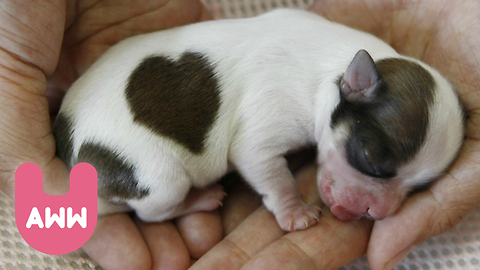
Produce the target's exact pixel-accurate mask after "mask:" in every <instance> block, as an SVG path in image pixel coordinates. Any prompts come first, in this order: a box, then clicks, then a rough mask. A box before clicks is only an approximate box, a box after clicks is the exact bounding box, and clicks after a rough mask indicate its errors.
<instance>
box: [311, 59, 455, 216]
mask: <svg viewBox="0 0 480 270" xmlns="http://www.w3.org/2000/svg"><path fill="white" fill-rule="evenodd" d="M338 87H339V91H340V102H339V104H338V106H337V107H336V109H335V111H334V112H333V114H332V118H331V123H330V127H331V129H332V139H333V144H332V146H331V148H330V149H328V150H327V152H326V154H325V155H323V157H320V158H319V159H320V160H319V161H320V164H321V169H320V171H319V175H318V187H319V191H320V194H321V197H322V199H323V200H324V201H325V203H327V204H328V205H329V206H330V209H331V211H332V213H333V214H334V215H335V216H337V217H338V218H339V219H342V220H352V219H357V218H360V217H363V216H366V217H370V218H374V219H383V218H385V217H386V216H388V215H391V214H393V213H394V212H395V211H396V210H397V209H398V207H399V206H400V204H401V203H402V202H403V200H404V199H405V198H406V197H407V195H408V194H409V193H411V192H412V191H414V190H417V189H419V188H421V187H424V186H426V185H428V184H429V183H430V182H431V181H432V180H434V179H436V178H438V177H439V176H440V175H441V174H442V173H443V172H445V170H446V169H447V168H448V166H449V165H450V164H451V162H452V161H453V160H454V159H455V157H456V155H457V153H458V151H459V148H460V146H461V144H462V141H463V137H464V120H463V118H464V114H463V110H462V106H461V104H460V102H459V100H458V97H457V96H456V94H455V92H454V90H453V88H452V87H451V85H450V84H449V83H448V82H447V81H446V80H445V79H444V78H443V77H442V76H441V75H440V74H439V73H438V72H436V71H435V70H433V69H432V68H430V67H428V66H426V65H424V64H421V63H419V62H417V61H415V60H407V59H404V58H386V59H382V60H379V61H377V62H374V61H373V60H372V58H371V57H370V55H369V54H368V53H367V52H366V51H364V50H361V51H359V52H358V53H357V54H356V55H355V57H354V59H353V61H352V62H351V64H350V65H349V67H348V69H347V70H346V72H345V74H344V75H343V76H342V77H341V78H339V80H338ZM320 147H321V146H320Z"/></svg>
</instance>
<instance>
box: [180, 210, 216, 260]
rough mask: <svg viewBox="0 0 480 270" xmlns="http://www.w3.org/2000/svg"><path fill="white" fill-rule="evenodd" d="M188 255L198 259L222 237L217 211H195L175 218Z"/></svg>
mask: <svg viewBox="0 0 480 270" xmlns="http://www.w3.org/2000/svg"><path fill="white" fill-rule="evenodd" d="M175 224H176V226H177V228H178V231H179V233H180V235H181V238H183V241H184V242H185V244H186V248H187V250H188V252H189V254H190V256H191V257H192V258H194V259H198V258H200V257H201V256H203V255H204V254H205V253H206V252H207V251H208V250H210V249H211V248H212V247H213V246H215V245H216V244H217V243H218V242H220V240H222V238H223V225H222V220H221V218H220V214H219V212H218V211H211V212H196V213H192V214H189V215H185V216H182V217H179V218H177V219H176V220H175Z"/></svg>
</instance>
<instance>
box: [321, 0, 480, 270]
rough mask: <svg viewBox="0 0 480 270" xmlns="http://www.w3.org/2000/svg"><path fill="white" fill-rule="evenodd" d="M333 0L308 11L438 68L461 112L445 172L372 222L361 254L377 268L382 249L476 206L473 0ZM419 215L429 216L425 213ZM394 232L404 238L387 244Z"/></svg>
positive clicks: (479, 136) (392, 250)
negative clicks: (458, 144)
mask: <svg viewBox="0 0 480 270" xmlns="http://www.w3.org/2000/svg"><path fill="white" fill-rule="evenodd" d="M334 2H335V3H334ZM341 2H342V3H338V1H329V0H319V1H317V2H316V3H315V5H314V7H313V10H314V11H317V12H319V13H322V14H323V15H324V16H326V17H327V18H329V19H331V20H333V21H338V22H340V23H345V24H347V25H350V26H353V27H356V28H359V29H362V30H364V31H367V32H371V33H373V34H374V35H377V36H379V37H380V38H382V39H383V40H385V41H386V42H388V43H390V44H391V45H392V46H393V47H394V48H395V49H397V50H398V51H399V52H400V53H403V54H406V55H409V56H413V57H415V58H418V59H421V60H422V61H424V62H426V63H428V64H430V65H432V66H433V67H435V68H436V69H438V70H439V71H440V72H441V73H443V74H444V75H445V76H447V78H448V79H449V80H450V81H451V82H452V83H453V85H454V86H455V87H456V89H457V90H458V93H459V95H460V97H461V99H462V101H463V102H464V105H465V109H466V111H467V114H468V115H469V119H468V122H467V130H466V141H465V144H464V147H463V149H462V153H461V155H460V157H459V159H458V160H457V162H456V163H455V164H454V166H453V167H452V168H451V169H450V170H449V172H448V174H447V175H446V176H445V177H444V178H443V179H442V180H440V181H439V182H437V183H436V184H435V185H434V186H433V187H432V188H430V189H429V190H428V191H427V192H423V193H420V194H417V195H416V196H414V197H413V198H412V199H410V200H409V201H408V202H407V203H406V205H405V206H404V207H403V208H402V209H401V210H400V211H399V212H398V213H397V215H396V216H394V217H391V218H389V219H386V220H384V221H381V222H376V223H375V226H374V228H373V231H372V236H371V240H370V244H369V248H368V256H369V260H370V263H371V264H372V266H373V265H376V266H378V264H379V263H382V260H384V259H385V254H387V255H386V256H392V257H393V256H395V255H396V254H397V253H398V252H400V251H402V250H403V249H406V250H404V252H407V251H408V248H409V246H410V245H411V243H418V242H419V241H423V240H425V237H429V236H432V235H434V234H438V233H441V232H443V231H444V230H446V229H448V228H450V227H451V226H453V225H454V224H455V223H457V222H458V221H459V220H460V219H461V218H462V217H464V216H465V215H466V214H467V213H468V212H469V211H471V209H473V207H474V206H475V205H476V204H478V194H475V193H472V192H471V191H469V189H472V184H474V183H471V181H472V175H475V174H476V175H478V173H479V169H478V165H475V164H478V162H479V161H480V147H479V143H480V126H479V123H480V104H479V103H478V97H479V95H480V93H479V91H478V89H480V73H479V72H478V70H479V68H480V62H479V61H480V56H479V55H478V53H477V52H478V50H479V49H480V43H479V40H478V39H474V38H472V37H478V35H479V34H480V27H479V22H480V21H479V20H480V16H479V13H478V10H479V4H478V2H476V1H464V2H463V3H462V5H459V4H458V3H454V2H452V1H432V0H425V1H413V0H410V1H398V2H390V1H349V0H344V1H341ZM340 6H343V9H342V8H339V7H340ZM472 10H473V12H472ZM345 15H348V16H345ZM472 32H473V34H472ZM475 33H477V34H475ZM459 182H464V184H461V185H459V184H458V183H459ZM458 195H461V196H458ZM439 209H442V210H441V211H439ZM425 213H431V216H427V217H425ZM412 220H415V222H412ZM425 228H430V229H431V230H432V231H431V232H430V234H429V235H424V234H425V232H424V231H422V230H424V229H425ZM402 232H409V233H408V234H406V233H404V234H401V233H402ZM395 235H405V237H404V238H403V239H398V240H397V241H391V239H395ZM402 255H406V253H405V254H402ZM400 257H401V256H400Z"/></svg>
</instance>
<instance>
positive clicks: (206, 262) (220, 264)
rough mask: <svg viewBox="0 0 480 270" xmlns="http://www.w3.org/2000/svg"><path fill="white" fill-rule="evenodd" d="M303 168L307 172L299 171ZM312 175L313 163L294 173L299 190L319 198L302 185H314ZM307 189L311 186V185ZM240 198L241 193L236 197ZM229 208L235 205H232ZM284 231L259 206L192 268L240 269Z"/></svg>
mask: <svg viewBox="0 0 480 270" xmlns="http://www.w3.org/2000/svg"><path fill="white" fill-rule="evenodd" d="M303 171H307V172H308V173H304V174H302V172H303ZM315 175H316V167H315V166H311V167H306V168H305V169H303V170H301V171H300V172H299V173H298V175H297V176H298V177H296V179H297V181H298V183H299V186H300V190H301V192H303V195H304V196H305V195H308V196H307V197H306V199H307V201H313V200H315V199H313V200H312V198H311V197H312V196H313V197H315V198H316V199H317V200H318V193H317V192H316V188H315V187H314V188H313V190H314V192H309V193H308V194H306V193H305V192H304V191H305V190H306V189H305V188H303V187H304V186H307V185H306V184H305V183H309V184H310V187H312V186H315ZM309 190H312V188H310V189H309ZM243 199H244V198H242V197H240V198H239V201H241V200H243ZM232 205H236V204H232ZM231 209H235V208H234V207H233V206H232V208H231ZM231 227H234V226H231ZM284 234H285V232H284V231H283V230H281V229H280V227H279V226H278V223H277V221H276V220H275V217H274V216H273V215H272V214H271V213H270V212H269V211H268V210H267V209H266V208H265V207H263V206H262V207H260V208H258V209H257V210H256V211H255V212H253V213H252V214H251V215H249V216H248V217H247V218H246V219H245V220H244V221H243V222H242V223H240V224H239V225H238V226H237V227H236V228H235V229H234V230H233V231H232V232H231V233H230V234H228V235H227V236H226V237H225V239H224V240H223V241H221V242H220V243H219V244H218V245H216V246H215V247H214V248H213V249H212V250H210V251H209V252H208V253H207V254H205V255H204V256H203V257H202V258H200V260H199V261H198V262H197V263H195V264H194V265H193V267H192V268H191V269H232V270H233V269H240V268H241V267H242V266H243V265H244V264H245V263H246V262H247V261H249V260H250V258H252V257H253V256H255V255H256V253H258V252H260V251H261V250H262V249H263V248H265V247H266V246H268V245H269V244H270V243H272V242H274V241H276V240H277V239H279V238H280V237H281V236H283V235H284Z"/></svg>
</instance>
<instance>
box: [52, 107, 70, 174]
mask: <svg viewBox="0 0 480 270" xmlns="http://www.w3.org/2000/svg"><path fill="white" fill-rule="evenodd" d="M72 134H73V128H72V122H71V121H70V119H69V118H68V117H67V116H65V115H64V114H61V113H60V114H58V116H57V120H56V121H55V124H54V126H53V136H54V137H55V143H56V146H57V153H56V154H57V156H59V157H60V159H61V160H63V162H65V163H66V164H67V166H68V168H69V169H72V167H73V166H72V164H71V163H72V152H73V143H72Z"/></svg>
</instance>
